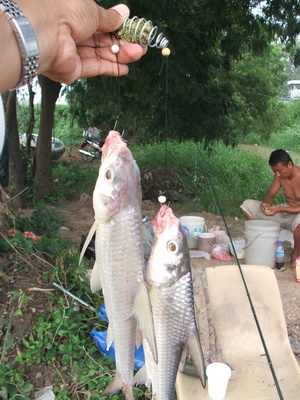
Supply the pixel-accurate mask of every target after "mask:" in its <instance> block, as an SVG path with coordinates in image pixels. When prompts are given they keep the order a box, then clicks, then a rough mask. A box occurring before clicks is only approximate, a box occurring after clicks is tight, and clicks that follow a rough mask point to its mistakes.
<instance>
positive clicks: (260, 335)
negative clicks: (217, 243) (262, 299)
mask: <svg viewBox="0 0 300 400" xmlns="http://www.w3.org/2000/svg"><path fill="white" fill-rule="evenodd" d="M196 146H197V149H198V153H199V156H200V161H201V164H202V168H203V173H204V175H205V178H206V180H207V182H208V184H209V186H210V188H211V191H212V194H213V198H214V201H215V204H216V206H217V208H218V210H219V212H220V215H221V217H222V219H223V222H224V225H225V228H226V231H227V234H228V236H229V240H230V244H231V247H232V249H233V253H234V256H235V258H236V260H237V265H238V268H239V271H240V274H241V277H242V281H243V284H244V288H245V290H246V294H247V297H248V300H249V304H250V308H251V311H252V314H253V317H254V320H255V324H256V327H257V330H258V333H259V337H260V340H261V343H262V345H263V348H264V351H265V354H261V355H262V356H266V358H267V361H268V365H269V368H270V370H271V373H272V376H273V380H274V383H275V386H276V389H277V393H278V396H279V398H280V400H284V397H283V395H282V392H281V388H280V385H279V382H278V379H277V376H276V373H275V370H274V367H273V364H272V360H271V357H270V354H269V351H268V347H267V344H266V342H265V338H264V335H263V333H262V329H261V326H260V324H259V321H258V318H257V315H256V311H255V308H254V305H253V302H252V299H251V295H250V292H249V290H248V286H247V283H246V280H245V276H244V273H243V271H242V268H241V264H240V261H239V259H238V257H237V254H236V251H235V248H234V245H233V241H232V237H231V234H230V231H229V229H228V225H227V222H226V219H225V216H224V213H223V210H222V207H221V205H220V202H219V198H218V196H217V193H216V191H215V188H214V186H213V184H212V182H211V181H210V179H209V176H208V172H207V169H206V167H205V164H204V161H203V158H202V155H201V151H200V148H199V143H197V144H196Z"/></svg>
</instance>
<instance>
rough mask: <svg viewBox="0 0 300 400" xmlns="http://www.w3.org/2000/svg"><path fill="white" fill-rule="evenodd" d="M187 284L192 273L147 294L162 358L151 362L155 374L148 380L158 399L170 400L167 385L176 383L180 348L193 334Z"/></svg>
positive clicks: (194, 326) (193, 324) (170, 390)
mask: <svg viewBox="0 0 300 400" xmlns="http://www.w3.org/2000/svg"><path fill="white" fill-rule="evenodd" d="M190 285H191V274H186V275H184V276H183V277H182V278H181V279H179V280H178V281H177V282H175V284H174V285H173V286H172V287H168V286H167V287H160V288H159V289H157V288H154V291H155V292H156V293H155V295H154V294H153V293H152V290H153V288H152V289H151V291H150V297H151V305H152V312H153V319H154V329H155V337H156V345H157V353H158V355H160V356H161V357H160V358H158V363H157V364H154V363H153V360H151V363H152V365H153V366H154V370H155V371H154V373H153V376H151V377H150V378H151V380H152V386H153V388H155V389H156V392H155V393H154V394H153V395H155V396H156V397H157V399H164V400H167V399H172V398H173V397H172V396H173V387H172V386H168V385H166V382H170V381H175V379H176V375H177V371H178V366H179V362H180V359H181V353H182V351H183V347H184V345H185V343H186V341H187V339H188V337H189V336H190V335H192V334H193V332H195V331H196V325H195V320H194V316H193V313H191V312H189V311H188V309H189V308H190V307H193V301H194V300H193V294H192V292H191V290H190ZM162 305H163V306H162ZM170 309H172V310H173V312H172V313H170ZM147 356H148V357H151V354H150V353H148V354H147ZM147 356H146V357H147ZM154 398H155V397H154Z"/></svg>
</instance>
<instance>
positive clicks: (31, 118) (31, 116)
mask: <svg viewBox="0 0 300 400" xmlns="http://www.w3.org/2000/svg"><path fill="white" fill-rule="evenodd" d="M27 87H28V93H29V121H28V126H27V130H26V152H27V154H28V155H29V154H30V151H31V138H32V133H33V127H34V120H35V117H34V96H35V92H34V91H33V90H32V84H31V83H28V85H27Z"/></svg>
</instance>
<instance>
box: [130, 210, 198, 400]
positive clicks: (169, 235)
mask: <svg viewBox="0 0 300 400" xmlns="http://www.w3.org/2000/svg"><path fill="white" fill-rule="evenodd" d="M153 228H154V232H155V241H154V247H153V249H152V252H151V256H150V259H149V263H148V267H147V270H146V276H145V279H146V283H147V285H148V288H149V295H150V303H151V307H152V313H153V322H154V330H155V338H156V345H157V363H156V362H155V360H154V358H153V356H152V353H151V349H150V347H149V345H148V342H147V340H144V341H143V343H144V351H145V359H146V365H145V367H146V368H145V369H144V370H140V371H139V372H138V373H137V375H136V377H135V383H146V384H148V385H149V383H151V384H152V399H155V400H171V399H172V398H173V392H174V386H175V381H176V375H177V372H178V368H179V364H180V361H181V358H182V357H185V356H186V354H187V353H188V354H190V355H191V357H192V360H193V364H194V368H195V369H196V371H197V373H198V375H199V377H200V379H201V382H202V385H203V387H205V367H204V360H203V354H202V349H201V344H200V341H199V333H198V331H197V327H196V322H195V314H194V295H193V285H192V275H191V268H190V258H189V250H188V246H187V242H186V238H185V236H184V233H183V230H182V228H181V225H180V221H179V219H178V218H176V217H175V216H174V214H173V212H172V210H171V208H170V207H167V206H166V205H164V206H162V207H161V208H160V210H159V211H158V213H157V215H156V217H155V219H154V220H153Z"/></svg>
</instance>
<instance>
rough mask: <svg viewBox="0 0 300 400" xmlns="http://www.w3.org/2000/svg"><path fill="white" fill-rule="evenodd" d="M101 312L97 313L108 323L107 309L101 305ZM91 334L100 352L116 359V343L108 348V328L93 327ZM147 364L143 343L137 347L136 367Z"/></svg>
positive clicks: (135, 355)
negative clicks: (99, 329) (96, 328)
mask: <svg viewBox="0 0 300 400" xmlns="http://www.w3.org/2000/svg"><path fill="white" fill-rule="evenodd" d="M99 310H100V311H99V313H98V314H97V315H98V317H99V318H101V319H102V320H103V321H105V322H107V323H108V318H107V315H106V310H105V307H104V306H100V307H99ZM91 336H92V338H93V339H94V341H95V344H96V346H97V348H98V349H99V350H100V352H101V353H102V354H103V355H105V356H110V357H112V358H113V359H114V360H115V346H114V343H112V344H111V346H110V348H109V349H108V350H107V349H106V338H107V330H106V331H97V330H95V329H93V330H92V331H91ZM144 364H145V357H144V350H143V346H142V345H141V346H140V348H139V349H135V354H134V366H135V368H136V369H140V368H141V367H142V366H143V365H144Z"/></svg>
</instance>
